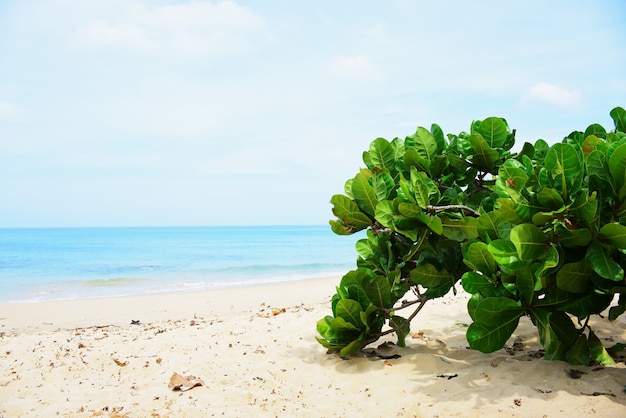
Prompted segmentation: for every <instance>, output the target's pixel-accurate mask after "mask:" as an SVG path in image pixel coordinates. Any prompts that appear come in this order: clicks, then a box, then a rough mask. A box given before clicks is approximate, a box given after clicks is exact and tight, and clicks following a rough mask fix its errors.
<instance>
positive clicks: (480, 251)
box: [465, 242, 496, 276]
mask: <svg viewBox="0 0 626 418" xmlns="http://www.w3.org/2000/svg"><path fill="white" fill-rule="evenodd" d="M465 261H466V264H467V265H468V267H470V268H472V269H474V270H476V271H480V272H481V273H483V274H485V275H487V276H491V275H492V274H494V273H495V271H496V261H495V260H494V258H493V256H492V255H491V253H490V252H489V248H488V245H487V244H485V243H484V242H474V243H472V244H471V245H470V246H469V248H468V250H467V257H466V259H465Z"/></svg>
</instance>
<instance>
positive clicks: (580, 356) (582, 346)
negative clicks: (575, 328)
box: [565, 334, 589, 366]
mask: <svg viewBox="0 0 626 418" xmlns="http://www.w3.org/2000/svg"><path fill="white" fill-rule="evenodd" d="M565 359H566V360H567V362H568V363H570V364H581V365H584V366H586V365H588V364H589V343H588V342H587V336H586V335H585V334H581V335H579V336H578V338H576V341H575V342H574V345H572V346H571V347H570V348H569V350H567V351H566V352H565Z"/></svg>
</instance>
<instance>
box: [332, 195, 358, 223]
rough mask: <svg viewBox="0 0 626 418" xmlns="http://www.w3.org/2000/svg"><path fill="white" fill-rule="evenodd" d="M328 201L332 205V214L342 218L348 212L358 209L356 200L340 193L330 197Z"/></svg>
mask: <svg viewBox="0 0 626 418" xmlns="http://www.w3.org/2000/svg"><path fill="white" fill-rule="evenodd" d="M330 203H331V204H332V205H333V214H334V215H335V216H336V217H338V218H344V217H345V216H346V214H348V213H352V212H358V211H359V206H358V205H357V204H356V202H355V201H354V200H352V199H350V198H349V197H347V196H344V195H342V194H336V195H334V196H333V197H331V199H330Z"/></svg>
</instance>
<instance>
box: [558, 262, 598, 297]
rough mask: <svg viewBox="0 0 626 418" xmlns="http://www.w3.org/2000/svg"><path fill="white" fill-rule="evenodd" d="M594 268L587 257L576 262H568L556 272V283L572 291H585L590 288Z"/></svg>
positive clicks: (561, 287) (560, 287)
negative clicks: (588, 262) (590, 265)
mask: <svg viewBox="0 0 626 418" xmlns="http://www.w3.org/2000/svg"><path fill="white" fill-rule="evenodd" d="M592 274H593V270H592V269H591V267H589V264H587V261H586V260H585V259H582V260H580V261H578V262H576V263H566V264H563V266H562V267H561V268H560V269H559V271H558V272H557V274H556V285H557V286H558V287H559V289H563V290H565V291H567V292H572V293H583V292H585V291H587V290H588V289H589V284H590V283H591V275H592Z"/></svg>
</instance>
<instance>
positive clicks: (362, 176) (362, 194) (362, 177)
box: [352, 171, 378, 217]
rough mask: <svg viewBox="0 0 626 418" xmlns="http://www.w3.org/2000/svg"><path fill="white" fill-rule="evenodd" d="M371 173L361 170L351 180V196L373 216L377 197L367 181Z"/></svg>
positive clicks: (364, 210)
mask: <svg viewBox="0 0 626 418" xmlns="http://www.w3.org/2000/svg"><path fill="white" fill-rule="evenodd" d="M370 177H371V173H368V172H365V171H361V172H360V173H359V174H357V175H356V176H355V177H354V179H353V180H352V196H353V198H354V201H355V202H356V204H357V205H358V206H359V209H361V210H362V211H363V212H365V213H366V214H368V215H370V216H371V217H374V214H375V213H376V204H377V203H378V199H377V197H376V191H375V190H374V188H373V187H372V185H371V184H370V183H369V178H370Z"/></svg>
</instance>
